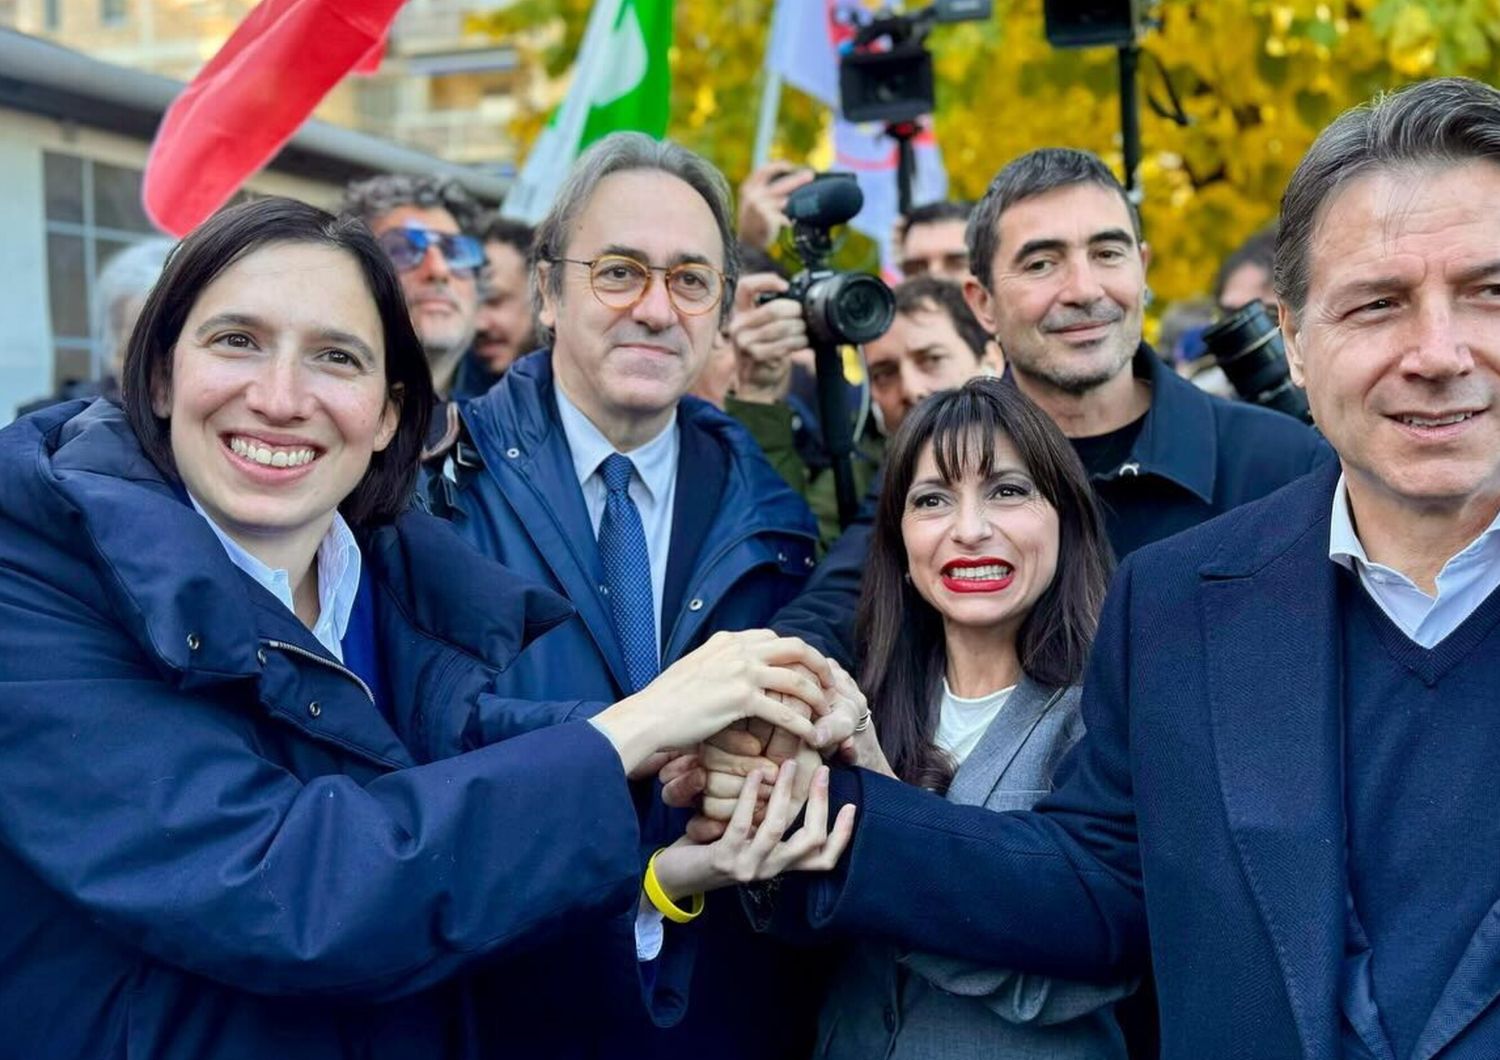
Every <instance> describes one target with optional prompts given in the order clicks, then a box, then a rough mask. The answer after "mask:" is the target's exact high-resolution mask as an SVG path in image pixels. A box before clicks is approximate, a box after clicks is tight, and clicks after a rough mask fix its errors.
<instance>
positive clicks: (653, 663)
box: [599, 453, 661, 692]
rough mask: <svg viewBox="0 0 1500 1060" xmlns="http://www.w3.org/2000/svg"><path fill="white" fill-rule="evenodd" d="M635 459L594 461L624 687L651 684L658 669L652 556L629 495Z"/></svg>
mask: <svg viewBox="0 0 1500 1060" xmlns="http://www.w3.org/2000/svg"><path fill="white" fill-rule="evenodd" d="M634 473H635V465H634V464H632V463H631V462H630V458H629V457H627V456H621V455H620V454H619V453H611V454H610V455H609V456H607V457H605V459H604V463H603V464H601V465H599V474H600V475H601V476H603V478H604V488H605V490H606V493H605V497H604V518H602V519H600V520H599V556H600V558H601V559H603V560H604V585H605V588H606V589H607V590H608V593H609V609H610V613H611V615H612V616H613V618H614V621H615V636H616V637H618V638H619V640H620V648H621V649H622V650H623V651H624V653H625V672H626V674H627V675H629V677H630V687H629V688H628V689H626V691H627V692H636V691H639V690H640V689H642V688H644V687H645V686H646V685H648V684H650V683H651V681H652V679H653V678H655V677H656V675H657V674H658V673H659V672H660V670H661V663H660V658H659V656H658V655H657V651H656V619H655V616H656V608H655V607H654V606H653V602H652V598H651V556H650V554H649V553H648V552H647V551H646V531H645V530H644V529H643V528H642V527H641V513H640V511H639V509H637V508H636V506H635V501H633V500H631V499H630V478H631V475H633V474H634Z"/></svg>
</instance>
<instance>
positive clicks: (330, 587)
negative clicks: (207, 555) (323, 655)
mask: <svg viewBox="0 0 1500 1060" xmlns="http://www.w3.org/2000/svg"><path fill="white" fill-rule="evenodd" d="M188 500H190V501H192V502H193V507H194V508H196V509H197V510H198V514H199V515H201V516H203V519H204V521H205V522H206V523H208V525H209V528H210V529H211V530H213V532H214V535H215V536H216V537H218V539H219V542H220V543H221V544H222V545H223V546H224V551H225V552H227V553H229V560H230V562H231V563H233V564H234V565H235V566H236V567H238V568H239V569H240V570H242V571H244V572H245V573H246V574H248V575H250V577H252V578H254V579H255V580H256V581H257V582H259V583H260V584H261V585H262V586H264V587H265V589H266V591H267V592H269V593H270V594H271V595H272V596H274V597H276V599H278V600H280V601H281V602H282V603H283V604H285V605H286V609H287V610H288V611H290V612H292V614H294V615H295V614H296V613H297V608H296V606H295V604H294V603H293V601H292V585H291V580H290V578H289V577H288V575H287V572H286V571H284V570H272V569H271V568H270V567H268V566H266V565H265V564H264V563H262V562H261V561H260V560H258V559H256V558H255V557H254V556H252V555H250V553H248V552H246V551H245V550H244V549H243V548H241V547H240V546H239V544H238V543H237V542H236V541H235V540H234V539H233V538H231V537H230V536H229V535H228V534H226V533H225V532H224V531H223V530H221V529H220V528H219V524H218V523H216V522H214V521H213V520H212V519H210V518H209V516H208V513H207V512H205V511H204V510H203V506H202V505H201V504H199V503H198V498H197V497H194V496H193V495H192V494H191V493H189V494H188ZM360 563H361V559H360V554H359V543H358V542H357V541H355V540H354V533H353V531H351V530H350V529H349V524H348V523H346V522H344V517H343V516H342V515H340V514H339V513H338V512H334V513H333V524H332V525H331V526H329V528H328V533H326V534H324V535H323V540H322V541H321V542H319V544H318V621H317V623H316V624H315V625H314V626H313V629H312V635H313V636H314V637H316V638H317V640H318V643H319V644H321V645H323V647H325V648H327V649H328V651H329V653H330V654H331V655H332V656H333V657H334V658H335V659H337V660H338V661H339V662H343V661H344V645H343V640H344V634H345V633H346V632H347V631H348V629H349V616H350V614H352V613H353V611H354V598H355V596H357V595H358V594H359V573H360Z"/></svg>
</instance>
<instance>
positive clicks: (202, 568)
mask: <svg viewBox="0 0 1500 1060" xmlns="http://www.w3.org/2000/svg"><path fill="white" fill-rule="evenodd" d="M80 410H81V411H80ZM36 429H37V430H38V431H39V432H45V434H44V435H43V436H41V437H39V438H38V439H37V441H38V443H39V444H40V448H41V452H40V453H39V456H40V461H39V464H38V466H39V469H40V472H41V475H42V476H43V478H44V480H45V481H46V482H47V484H48V485H50V487H51V489H52V491H53V495H54V500H55V501H56V502H58V504H57V508H56V510H55V511H53V512H52V513H49V514H48V515H44V516H43V518H50V519H52V520H55V525H56V526H57V527H58V532H59V533H69V532H72V531H73V530H74V528H75V527H76V528H80V529H81V530H82V534H81V535H75V536H77V537H79V539H80V540H79V541H78V545H77V547H81V548H84V549H88V550H90V551H91V552H92V553H93V562H94V564H95V565H96V566H97V567H98V568H99V569H100V570H101V572H102V573H103V581H104V584H105V587H106V591H107V592H108V593H109V594H110V596H111V599H112V602H113V603H114V604H115V608H116V613H117V614H119V615H121V616H134V619H135V623H136V629H135V633H136V635H137V637H138V638H139V639H140V640H142V642H143V643H144V644H145V645H146V646H148V647H149V649H150V650H151V652H152V653H153V654H154V655H155V656H156V657H157V659H158V660H160V662H161V663H162V664H163V666H164V668H165V669H166V671H167V672H168V674H169V675H171V679H172V680H174V681H175V682H177V683H178V684H179V685H180V686H181V687H195V686H199V685H203V684H212V683H215V682H217V681H222V680H225V679H233V678H240V677H250V676H253V675H255V674H257V673H259V671H260V662H259V660H258V658H257V649H258V648H259V646H260V640H261V638H262V637H263V636H265V635H267V632H268V631H269V632H270V633H271V634H272V635H274V636H276V637H277V639H287V640H290V641H291V642H293V643H297V644H299V645H300V646H303V647H306V648H309V650H317V642H316V641H315V640H314V639H313V638H312V635H311V633H309V632H308V631H307V630H306V629H305V628H304V627H302V625H301V623H299V622H296V620H295V619H294V618H293V617H292V616H291V615H290V613H283V612H285V608H284V607H281V605H280V604H279V603H278V602H277V601H276V600H275V599H274V597H272V596H271V595H270V594H269V593H267V592H264V591H261V590H259V587H257V586H255V584H254V583H253V581H252V580H251V579H250V578H249V576H248V575H245V574H243V572H241V571H240V570H238V569H237V568H236V567H235V566H234V564H233V563H232V562H231V561H230V559H229V557H228V556H227V555H226V554H225V552H224V548H223V546H222V545H221V544H220V543H219V541H218V539H217V538H216V537H215V536H214V533H213V529H212V528H211V527H210V526H209V525H208V523H207V521H206V520H204V519H203V517H202V516H200V515H199V514H198V513H197V512H196V511H194V510H193V508H192V507H191V506H190V505H189V504H187V503H185V502H184V501H183V500H182V499H181V498H180V497H179V496H178V493H177V491H176V489H175V488H174V486H173V485H172V484H170V483H169V482H168V481H167V480H166V479H165V478H163V476H162V474H161V472H160V471H158V470H157V468H156V467H155V465H153V464H152V463H151V461H150V460H149V458H147V457H146V455H145V453H144V452H143V451H142V450H141V448H140V445H139V443H138V442H137V441H136V438H135V434H134V432H133V431H132V430H131V429H130V425H129V423H128V422H127V421H126V419H125V415H124V412H123V411H122V410H121V409H120V408H119V407H118V406H115V405H112V404H110V403H108V402H104V401H100V402H96V403H95V404H93V405H91V406H88V407H87V408H84V407H82V406H81V405H72V406H64V407H63V409H62V410H61V411H60V412H58V413H56V414H52V415H48V416H47V417H45V418H40V419H39V420H38V422H36ZM39 514H40V513H39ZM33 521H34V520H33ZM357 536H358V537H360V539H361V545H362V546H363V548H364V551H365V556H364V558H365V560H366V561H367V562H369V563H370V564H371V574H372V576H373V577H374V580H375V582H376V584H377V585H379V586H381V587H382V588H383V589H384V590H385V591H386V592H387V593H388V594H389V595H390V598H391V599H392V601H393V602H394V603H395V604H396V606H397V607H399V608H400V609H401V611H402V613H403V614H404V615H405V616H406V618H407V620H408V622H410V623H411V625H413V626H414V627H416V628H417V629H418V630H419V631H420V632H423V633H426V634H428V635H430V636H434V637H437V638H439V639H441V640H443V641H445V642H447V643H449V644H451V645H453V646H454V647H456V648H458V649H460V650H462V651H465V652H467V653H469V654H471V655H474V656H476V657H478V658H479V659H481V660H482V661H484V662H485V663H487V664H488V665H491V666H503V665H506V664H508V663H509V662H510V660H511V659H513V658H514V657H515V655H516V654H517V653H518V652H519V651H520V650H521V648H522V647H524V645H525V644H526V643H528V642H529V641H530V640H531V639H532V638H534V637H536V636H538V635H540V633H542V632H545V631H546V630H547V629H550V628H552V626H554V625H556V624H558V623H559V622H562V621H563V620H565V619H566V618H567V617H568V616H569V615H571V614H572V608H571V607H569V606H568V604H567V602H566V601H564V600H562V598H560V597H558V596H557V595H556V594H554V593H551V592H549V591H547V590H546V589H544V588H542V587H540V586H536V585H532V584H530V583H528V582H526V581H524V580H523V579H520V578H518V577H516V576H515V575H513V574H511V573H510V572H509V571H507V570H505V569H504V568H503V567H501V566H499V565H498V564H492V563H482V562H475V557H474V556H472V554H470V553H469V552H468V551H467V550H466V548H465V547H464V546H463V545H462V543H461V542H460V540H459V538H458V537H457V535H456V534H454V533H453V531H452V530H451V529H450V528H449V527H448V526H447V525H446V524H444V523H442V522H440V521H438V520H436V519H433V518H431V517H430V516H426V515H422V514H420V513H409V514H407V515H405V516H402V517H401V518H400V519H398V520H397V521H396V522H395V523H394V524H392V525H388V526H382V527H377V528H374V529H373V530H370V531H362V532H360V533H358V534H357ZM497 602H504V603H505V605H506V606H497ZM278 608H279V610H278ZM287 620H290V621H287Z"/></svg>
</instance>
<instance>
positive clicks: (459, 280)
mask: <svg viewBox="0 0 1500 1060" xmlns="http://www.w3.org/2000/svg"><path fill="white" fill-rule="evenodd" d="M342 213H343V214H344V215H345V216H354V217H358V218H360V219H361V220H363V221H364V222H365V224H367V225H369V227H370V231H372V232H374V233H375V238H376V239H377V240H378V241H379V243H380V245H381V247H382V248H383V249H384V250H385V252H386V255H387V256H388V257H389V258H390V259H391V264H392V265H394V266H395V267H396V272H397V274H398V275H399V276H400V278H401V287H402V290H404V291H405V292H406V306H407V309H408V310H409V311H410V312H411V322H412V326H413V327H414V328H416V331H417V337H418V338H419V339H421V340H422V346H423V348H424V349H425V350H426V351H427V363H428V365H430V366H431V368H432V378H433V382H434V383H435V384H436V385H437V389H438V393H439V394H445V395H446V394H448V393H449V392H450V389H451V387H452V384H453V381H454V376H455V374H456V373H457V372H458V369H459V367H460V365H461V363H462V361H463V359H464V357H465V355H467V354H468V352H469V347H470V346H471V345H472V344H473V342H474V327H475V318H476V315H477V313H478V310H479V287H478V282H479V273H480V270H481V269H482V268H483V267H484V247H483V246H482V245H481V244H480V242H479V240H478V239H476V238H475V237H474V235H473V234H472V232H473V230H474V227H475V224H476V222H477V219H478V213H479V210H478V206H477V204H475V202H474V201H473V200H472V199H470V198H469V196H468V195H467V194H465V193H464V191H463V189H462V188H460V187H458V185H456V184H453V183H452V182H449V181H444V180H440V179H438V178H436V177H427V176H409V175H406V174H395V173H391V174H385V175H383V176H379V177H373V178H371V179H369V180H365V181H361V182H359V183H356V184H351V185H350V186H349V187H348V188H347V189H346V190H345V192H344V202H343V208H342Z"/></svg>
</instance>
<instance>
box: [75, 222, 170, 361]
mask: <svg viewBox="0 0 1500 1060" xmlns="http://www.w3.org/2000/svg"><path fill="white" fill-rule="evenodd" d="M176 245H177V241H176V240H175V239H164V238H157V239H146V240H142V241H141V242H139V243H133V244H131V245H130V246H128V247H126V248H125V249H124V250H122V251H120V252H118V253H117V254H114V255H113V256H111V257H110V259H109V261H107V262H105V264H104V268H102V269H100V270H99V278H98V279H96V280H95V281H94V291H93V305H92V306H91V307H90V311H91V313H92V315H93V318H94V374H95V375H96V376H98V377H101V378H102V377H103V376H104V375H106V374H108V373H110V372H113V371H114V370H115V362H116V360H118V359H120V358H121V357H123V351H124V347H125V343H126V341H127V340H128V339H129V338H130V336H129V335H128V334H126V329H125V324H126V323H127V321H126V319H125V310H126V309H128V308H129V307H130V304H131V303H132V302H137V303H144V302H145V301H146V296H147V295H148V294H150V293H151V288H153V287H155V286H156V281H157V280H158V279H160V277H161V270H162V267H163V266H164V265H166V263H167V255H168V254H170V253H172V248H173V247H175V246H176ZM137 309H139V306H137Z"/></svg>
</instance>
